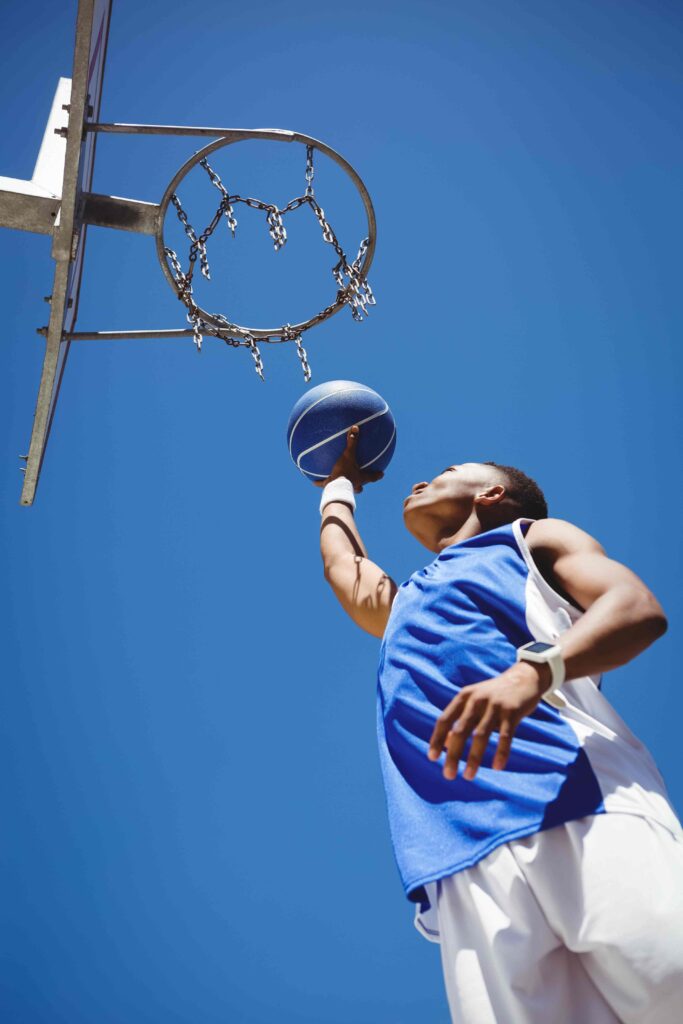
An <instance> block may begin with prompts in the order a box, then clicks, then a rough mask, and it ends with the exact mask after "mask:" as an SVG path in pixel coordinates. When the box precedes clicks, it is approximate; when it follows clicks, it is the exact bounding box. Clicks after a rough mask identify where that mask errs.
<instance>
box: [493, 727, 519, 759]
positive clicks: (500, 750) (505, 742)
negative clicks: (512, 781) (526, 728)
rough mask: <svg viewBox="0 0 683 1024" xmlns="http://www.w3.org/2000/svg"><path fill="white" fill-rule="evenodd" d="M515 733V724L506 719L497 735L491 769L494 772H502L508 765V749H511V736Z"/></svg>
mask: <svg viewBox="0 0 683 1024" xmlns="http://www.w3.org/2000/svg"><path fill="white" fill-rule="evenodd" d="M514 731H515V723H514V722H512V721H510V720H509V719H506V720H505V721H504V722H501V726H500V731H499V734H498V747H497V749H496V753H495V757H494V758H493V766H492V767H493V768H494V769H495V770H496V771H502V770H503V768H505V766H506V764H507V763H508V758H509V757H510V749H511V747H512V734H513V733H514Z"/></svg>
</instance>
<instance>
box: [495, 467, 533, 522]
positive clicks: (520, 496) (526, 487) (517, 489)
mask: <svg viewBox="0 0 683 1024" xmlns="http://www.w3.org/2000/svg"><path fill="white" fill-rule="evenodd" d="M484 465H485V466H493V468H494V469H497V470H498V472H499V473H501V474H502V475H503V476H504V477H505V483H506V487H505V490H506V492H507V496H508V498H509V499H510V500H511V501H513V502H514V503H515V504H516V505H517V506H518V507H519V514H520V516H524V517H525V518H528V519H547V518H548V503H547V502H546V500H545V495H544V494H543V491H542V490H541V488H540V487H539V486H538V484H537V483H536V481H535V480H532V479H531V477H530V476H527V475H526V473H523V472H522V470H521V469H516V468H515V466H501V465H499V464H498V463H497V462H485V463H484Z"/></svg>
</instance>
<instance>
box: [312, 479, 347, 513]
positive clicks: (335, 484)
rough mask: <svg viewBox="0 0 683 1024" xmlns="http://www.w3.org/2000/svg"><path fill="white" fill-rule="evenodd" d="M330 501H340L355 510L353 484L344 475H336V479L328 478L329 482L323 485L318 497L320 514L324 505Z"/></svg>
mask: <svg viewBox="0 0 683 1024" xmlns="http://www.w3.org/2000/svg"><path fill="white" fill-rule="evenodd" d="M331 501H341V502H343V503H344V504H345V505H349V507H350V508H351V511H352V512H353V511H355V508H356V498H355V496H354V493H353V484H352V483H351V481H350V480H347V478H346V477H345V476H338V477H337V478H336V480H330V482H329V484H325V486H324V487H323V496H322V498H321V499H320V515H322V514H323V509H324V508H325V505H329V504H330V502H331Z"/></svg>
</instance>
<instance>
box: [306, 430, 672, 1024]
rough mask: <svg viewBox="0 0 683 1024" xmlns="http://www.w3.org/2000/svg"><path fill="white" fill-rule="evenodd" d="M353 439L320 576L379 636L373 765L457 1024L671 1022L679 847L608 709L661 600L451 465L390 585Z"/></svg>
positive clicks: (525, 502) (542, 509)
mask: <svg viewBox="0 0 683 1024" xmlns="http://www.w3.org/2000/svg"><path fill="white" fill-rule="evenodd" d="M357 437H358V428H357V427H353V428H352V429H351V430H350V431H349V434H348V438H347V448H346V452H345V453H344V455H343V456H342V458H341V459H340V461H339V462H338V463H337V465H336V466H335V469H334V471H333V473H332V475H331V476H330V478H329V479H328V480H327V481H325V482H324V485H323V486H324V491H323V497H322V501H321V513H322V529H321V551H322V557H323V563H324V567H325V576H326V579H327V580H328V582H329V583H330V585H331V587H332V589H333V590H334V593H335V594H336V596H337V597H338V599H339V601H340V602H341V604H342V606H343V607H344V610H345V611H346V612H347V613H348V614H349V615H350V616H351V618H352V619H353V620H354V622H356V623H357V624H358V625H359V626H360V627H361V628H363V629H365V630H367V631H368V632H369V633H372V634H373V635H374V636H377V637H383V642H382V648H381V653H380V666H379V695H378V696H379V700H378V726H379V730H378V731H379V743H380V757H381V763H382V772H383V777H384V783H385V788H386V794H387V804H388V810H389V821H390V826H391V834H392V840H393V844H394V849H395V853H396V859H397V862H398V867H399V871H400V873H401V876H402V880H403V884H404V888H405V891H406V894H407V895H408V896H409V898H410V899H412V900H413V901H414V902H415V903H417V904H418V908H417V914H416V924H417V926H418V929H419V930H420V931H421V932H422V934H424V935H425V936H426V937H428V938H431V939H432V940H434V941H437V942H440V945H441V957H442V964H443V970H444V978H445V983H446V990H447V994H448V1000H449V1004H450V1008H451V1013H452V1016H453V1020H454V1021H457V1022H458V1024H537V1022H538V1024H540V1022H543V1024H547V1022H549V1021H550V1022H552V1024H616V1022H634V1024H635V1022H638V1024H672V1022H674V1021H676V1020H678V1019H680V1015H681V1001H682V1000H683V833H682V831H681V826H680V824H679V822H678V819H677V818H676V815H675V814H674V812H673V810H672V808H671V805H670V804H669V801H668V798H667V795H666V790H665V787H664V783H663V781H662V779H661V776H660V775H659V773H658V771H657V768H656V766H655V764H654V762H653V760H652V758H651V757H650V755H649V753H648V752H647V750H646V749H645V748H644V747H643V746H642V744H641V743H639V742H638V740H637V739H636V738H635V736H634V735H633V734H632V733H631V732H630V730H629V729H628V728H627V726H626V725H625V724H624V722H623V721H622V720H621V719H620V718H619V716H618V715H617V713H616V712H615V711H614V709H613V708H612V707H611V706H610V704H609V703H608V702H607V700H606V699H605V697H604V696H603V695H602V693H601V691H600V675H601V673H602V672H605V671H607V670H609V669H613V668H616V667H617V666H619V665H624V664H625V663H626V662H628V661H630V660H631V659H632V658H634V657H636V655H637V654H639V653H640V652H641V651H643V650H644V649H645V648H646V647H648V646H649V645H650V644H651V643H652V642H653V641H654V640H656V639H657V638H658V637H659V636H661V635H662V633H664V631H665V630H666V619H665V617H664V613H663V611H662V609H661V607H660V605H659V604H658V602H657V600H656V599H655V597H654V596H653V595H652V593H651V592H650V591H649V590H648V589H647V587H646V586H645V585H644V584H643V583H642V582H641V580H640V579H638V577H637V576H635V575H634V573H632V572H631V571H630V570H629V569H627V568H625V567H624V566H623V565H620V564H619V563H617V562H614V561H612V560H611V559H609V558H608V557H607V556H606V554H605V552H604V551H603V549H602V548H601V547H600V545H599V544H598V543H597V542H596V541H595V540H593V539H592V538H591V537H589V536H588V534H586V533H584V532H583V531H582V530H579V529H578V528H577V527H575V526H572V525H571V524H569V523H566V522H562V521H560V520H557V519H548V518H546V517H547V508H546V503H545V499H544V497H543V494H542V492H541V491H540V489H539V488H538V486H537V485H536V484H535V483H534V482H533V481H532V480H530V479H529V478H528V477H526V476H525V475H524V474H523V473H521V472H520V471H519V470H516V469H513V468H512V467H506V466H498V465H496V464H495V463H465V464H462V465H454V466H449V467H448V468H447V469H445V470H444V471H443V472H442V473H439V475H438V476H436V477H435V478H434V479H433V480H432V481H431V482H430V483H427V482H426V481H423V482H422V483H418V484H415V486H414V487H413V489H412V492H411V494H410V495H409V496H408V497H407V498H406V500H405V502H404V506H403V517H404V521H405V524H406V526H407V528H408V530H410V532H411V533H412V534H413V535H414V536H415V537H416V538H417V539H418V540H419V541H420V542H421V543H422V544H424V545H425V547H427V548H428V549H429V550H430V551H432V552H434V553H435V555H436V557H435V559H434V560H433V561H432V562H431V563H430V564H429V565H428V566H427V567H426V568H425V569H422V570H420V571H418V572H416V573H414V574H413V575H412V576H411V577H410V578H409V579H408V580H407V581H406V582H405V583H403V584H402V585H401V586H400V587H397V586H396V584H395V583H394V582H393V580H392V579H391V578H390V577H389V576H388V575H387V574H386V573H385V572H383V571H382V570H381V569H380V568H379V567H378V566H377V565H376V564H375V563H374V562H372V561H371V560H370V559H369V558H368V554H367V551H366V550H365V547H364V545H363V541H362V540H361V537H360V534H359V532H358V529H357V526H356V523H355V520H354V508H355V499H354V492H356V493H357V492H359V491H361V490H362V489H363V484H364V483H367V482H369V481H371V480H376V479H378V478H379V476H380V474H377V473H363V472H362V471H361V470H360V469H359V468H358V466H357V463H356V459H355V454H354V453H355V446H356V442H357Z"/></svg>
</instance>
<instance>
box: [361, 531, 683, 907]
mask: <svg viewBox="0 0 683 1024" xmlns="http://www.w3.org/2000/svg"><path fill="white" fill-rule="evenodd" d="M531 522H532V520H530V519H519V520H517V521H516V522H514V523H511V524H509V525H506V526H502V527H500V528H499V529H496V530H490V531H488V532H486V533H482V534H480V535H479V536H477V537H473V538H471V539H470V540H466V541H462V542H461V543H459V544H452V545H451V546H450V547H447V548H445V549H444V550H443V551H442V552H441V553H440V554H439V555H438V557H437V558H435V559H434V561H433V562H431V564H430V565H428V566H427V567H426V568H424V569H421V570H420V571H419V572H416V573H413V575H412V576H411V577H410V578H409V579H408V580H406V582H405V583H403V584H402V585H401V587H399V590H398V593H397V595H396V598H395V600H394V604H393V608H392V611H391V615H390V617H389V621H388V623H387V628H386V631H385V634H384V639H383V642H382V648H381V653H380V665H379V685H378V732H379V747H380V758H381V764H382V773H383V777H384V784H385V789H386V796H387V804H388V811H389V823H390V828H391V836H392V841H393V845H394V851H395V854H396V859H397V862H398V867H399V871H400V874H401V878H402V881H403V885H404V888H405V891H406V893H407V894H411V893H412V894H413V898H419V893H420V892H421V891H422V887H424V886H426V885H428V883H430V882H434V881H435V880H436V879H438V878H442V877H444V876H445V875H451V874H454V873H455V872H456V871H461V870H462V869H464V868H467V867H470V866H471V865H472V864H475V863H476V862H477V861H479V860H481V859H482V858H483V857H485V856H486V855H487V854H488V853H490V852H491V851H492V850H494V849H495V848H496V847H497V846H499V845H501V844H502V843H505V842H508V840H511V839H515V838H521V837H522V836H527V835H530V834H532V833H535V832H540V831H542V830H543V829H548V828H552V827H553V826H555V825H560V824H563V823H564V822H567V821H571V820H573V819H576V818H581V817H584V815H589V814H601V813H604V812H606V811H620V812H625V813H630V814H639V815H643V816H645V817H650V818H652V819H654V820H655V821H658V822H659V823H660V824H662V825H664V826H666V827H667V828H669V829H670V830H671V831H672V832H674V833H676V834H680V831H681V829H680V825H679V822H678V820H677V818H676V815H675V814H674V812H673V810H672V808H671V806H670V804H669V801H668V798H667V795H666V790H665V787H664V783H663V781H662V778H661V776H660V774H659V772H658V771H657V768H656V766H655V763H654V761H653V760H652V757H651V756H650V754H649V753H648V751H647V750H646V749H645V747H644V746H643V745H642V744H641V743H640V742H639V741H638V740H637V739H636V737H635V736H634V735H633V733H632V732H631V731H630V730H629V729H628V727H627V726H626V725H625V723H624V722H623V721H622V719H621V718H620V717H619V716H618V715H617V713H616V712H615V711H614V709H613V708H612V707H611V705H610V704H609V703H608V702H607V700H606V699H605V698H604V697H603V695H602V693H601V692H600V689H599V685H600V680H599V678H588V677H586V678H583V679H574V680H572V681H571V682H567V683H565V684H564V685H563V687H562V688H561V690H560V691H559V692H558V696H557V698H555V699H553V703H552V704H551V703H549V702H548V701H541V703H540V704H539V705H538V707H537V708H536V709H535V711H533V712H532V714H530V715H528V716H527V717H525V718H524V719H523V720H522V722H521V723H520V724H519V726H518V728H517V730H516V733H515V736H514V739H513V742H512V751H511V755H510V758H509V761H508V765H507V768H506V769H505V770H504V771H493V769H492V768H491V761H492V758H493V754H494V752H495V748H496V743H497V739H498V736H497V733H494V734H493V736H492V738H491V740H490V742H489V747H488V750H487V753H486V757H485V758H484V761H483V763H482V766H481V768H480V769H479V771H478V772H477V775H476V777H475V778H474V779H473V780H472V781H470V782H468V781H466V780H464V779H463V778H462V776H461V775H458V777H457V779H455V780H448V779H445V778H444V777H443V775H442V769H443V761H444V757H443V755H442V757H441V760H440V761H439V762H432V761H429V760H428V758H427V750H428V746H429V738H430V736H431V734H432V730H433V728H434V724H435V722H436V719H437V717H438V716H439V714H440V713H441V711H442V710H443V709H444V708H445V707H446V705H447V704H448V703H449V702H450V701H451V700H452V699H453V697H454V696H455V695H456V694H457V693H458V692H459V690H460V689H461V688H462V687H463V686H467V685H469V684H471V683H478V682H481V681H482V680H484V679H490V678H491V677H493V676H496V675H498V674H499V673H501V672H503V671H504V670H505V669H506V668H509V667H510V666H511V665H512V664H513V663H514V662H515V660H516V655H517V648H518V647H520V646H521V645H522V644H525V643H528V642H530V641H532V640H542V641H545V642H546V643H552V642H554V641H556V640H557V639H558V638H559V637H560V636H561V635H562V633H563V632H564V631H565V630H567V629H568V628H569V627H570V626H571V625H572V623H573V622H574V621H575V620H576V619H578V618H579V617H580V615H581V612H580V611H579V610H578V609H577V608H575V607H574V606H573V605H572V604H570V602H568V601H566V600H565V599H564V598H563V597H561V596H560V595H559V594H557V593H556V592H555V591H554V590H553V589H552V588H551V587H550V586H549V585H548V583H547V582H546V581H545V579H544V578H543V576H542V575H541V573H540V572H539V570H538V569H537V568H536V565H535V564H534V561H533V558H532V556H531V553H530V551H529V548H528V546H527V543H526V541H525V539H524V534H525V533H526V531H527V529H528V527H529V525H530V524H531ZM465 754H467V748H466V750H465Z"/></svg>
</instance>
